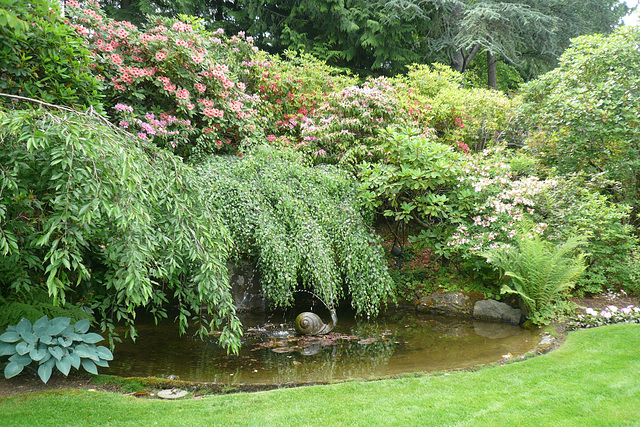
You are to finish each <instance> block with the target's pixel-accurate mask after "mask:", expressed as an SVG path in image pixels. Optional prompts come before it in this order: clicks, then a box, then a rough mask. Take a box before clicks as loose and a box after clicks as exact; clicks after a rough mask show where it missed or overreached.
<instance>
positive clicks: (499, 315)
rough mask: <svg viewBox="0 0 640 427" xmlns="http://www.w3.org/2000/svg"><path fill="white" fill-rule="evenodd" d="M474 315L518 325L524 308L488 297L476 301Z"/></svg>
mask: <svg viewBox="0 0 640 427" xmlns="http://www.w3.org/2000/svg"><path fill="white" fill-rule="evenodd" d="M473 317H475V318H478V319H487V320H496V321H500V322H505V323H512V324H514V325H518V324H520V320H521V319H522V310H520V309H518V308H513V307H511V306H509V305H507V304H505V303H503V302H499V301H496V300H492V299H487V300H482V301H478V302H476V303H475V305H474V306H473Z"/></svg>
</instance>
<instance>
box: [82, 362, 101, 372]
mask: <svg viewBox="0 0 640 427" xmlns="http://www.w3.org/2000/svg"><path fill="white" fill-rule="evenodd" d="M82 367H83V368H84V370H85V371H87V372H90V373H92V374H94V375H98V368H97V367H96V364H95V363H93V361H91V360H88V359H83V360H82Z"/></svg>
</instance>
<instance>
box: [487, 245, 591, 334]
mask: <svg viewBox="0 0 640 427" xmlns="http://www.w3.org/2000/svg"><path fill="white" fill-rule="evenodd" d="M584 242H585V241H584V239H583V238H582V237H571V238H569V239H568V240H567V241H566V242H564V243H562V244H559V245H554V244H552V243H551V242H548V241H546V240H544V239H542V238H541V237H540V236H539V235H537V234H535V233H534V234H531V233H523V234H521V235H520V236H519V237H518V242H517V247H509V248H505V247H503V248H498V249H493V250H490V251H488V252H484V253H483V254H482V255H483V256H485V257H486V258H487V261H488V262H490V263H491V264H493V265H494V266H496V267H497V268H500V269H501V271H502V272H503V273H504V275H505V276H506V277H508V278H509V282H508V283H507V284H504V285H502V288H501V293H503V294H515V295H517V296H518V297H520V299H521V300H522V302H523V304H524V307H525V308H526V310H525V313H526V315H527V317H528V318H529V319H530V320H531V321H532V322H533V323H534V324H538V325H540V324H548V323H549V321H550V320H552V319H553V318H554V317H555V316H556V315H557V308H556V307H555V304H556V303H561V302H563V301H564V299H565V298H566V296H567V295H568V292H569V291H570V290H571V289H572V288H573V286H574V284H575V281H576V280H577V279H578V278H579V277H580V275H581V274H582V273H583V272H584V270H585V268H586V264H585V259H584V255H583V254H581V253H578V254H574V253H575V251H576V249H577V248H578V247H579V246H581V245H583V244H584Z"/></svg>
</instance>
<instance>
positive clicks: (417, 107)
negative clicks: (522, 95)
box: [393, 64, 519, 151]
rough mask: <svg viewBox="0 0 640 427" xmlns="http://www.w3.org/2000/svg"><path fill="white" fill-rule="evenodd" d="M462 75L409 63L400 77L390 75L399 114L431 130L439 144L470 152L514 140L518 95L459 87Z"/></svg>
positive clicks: (517, 138) (441, 66)
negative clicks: (435, 132)
mask: <svg viewBox="0 0 640 427" xmlns="http://www.w3.org/2000/svg"><path fill="white" fill-rule="evenodd" d="M464 78H465V77H464V76H463V75H462V74H460V73H458V72H457V71H454V70H452V69H451V68H449V67H447V66H444V65H441V64H433V65H431V66H428V65H417V64H414V65H412V66H411V67H409V69H408V71H407V73H406V75H402V76H396V77H395V78H394V79H393V86H394V88H395V89H396V91H397V93H396V97H397V98H398V100H399V101H398V102H399V105H400V106H401V108H402V109H403V110H404V111H405V114H404V115H405V116H408V118H410V119H413V120H415V122H417V123H419V124H420V125H421V126H429V127H432V128H434V129H435V130H436V131H437V136H438V138H439V139H440V142H443V143H445V144H449V145H452V146H457V147H459V148H460V149H463V150H467V149H471V150H472V151H481V150H483V149H485V148H489V147H491V146H494V145H495V144H496V143H498V142H499V141H503V140H506V141H508V142H509V143H511V144H518V143H519V136H518V129H517V126H516V121H515V118H514V114H513V109H514V107H515V106H517V105H518V99H517V98H515V99H510V98H508V97H507V96H505V95H504V94H503V93H501V92H497V91H488V90H485V89H465V88H463V87H461V86H462V83H463V79H464ZM463 144H464V145H463ZM464 146H467V148H466V149H465V148H464Z"/></svg>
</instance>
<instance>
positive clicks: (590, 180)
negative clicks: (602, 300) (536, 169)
mask: <svg viewBox="0 0 640 427" xmlns="http://www.w3.org/2000/svg"><path fill="white" fill-rule="evenodd" d="M612 185H615V183H612V182H611V181H608V180H606V179H603V174H598V175H591V176H587V175H586V174H585V173H579V174H568V175H565V176H558V177H556V178H555V179H554V180H553V181H552V185H549V186H547V187H546V188H545V190H544V191H542V192H541V193H538V194H537V195H536V196H534V202H535V205H536V214H537V215H539V216H538V219H539V221H540V222H545V223H547V224H548V227H547V228H546V232H545V236H546V237H547V238H548V239H549V240H551V241H554V242H561V241H564V240H566V239H567V238H568V237H569V236H572V235H576V236H584V237H585V239H587V242H586V244H585V245H584V246H583V248H582V250H583V252H584V253H585V254H586V255H587V263H588V265H589V268H588V270H587V271H586V272H585V274H583V275H582V276H581V277H580V279H579V280H578V281H577V283H576V291H577V292H579V293H581V294H582V293H594V294H595V293H599V292H602V291H603V290H605V289H615V288H624V289H629V287H632V286H633V285H634V283H633V280H632V279H631V277H630V275H631V274H633V273H634V269H633V268H632V266H633V262H631V260H630V256H631V254H632V252H633V251H634V248H635V247H636V246H637V244H638V239H637V237H636V235H635V232H634V229H633V226H632V225H631V224H630V222H631V218H630V215H631V207H630V206H628V205H626V204H623V203H613V202H612V201H611V197H610V196H605V195H603V193H605V192H607V191H608V190H607V187H608V188H611V186H612Z"/></svg>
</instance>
